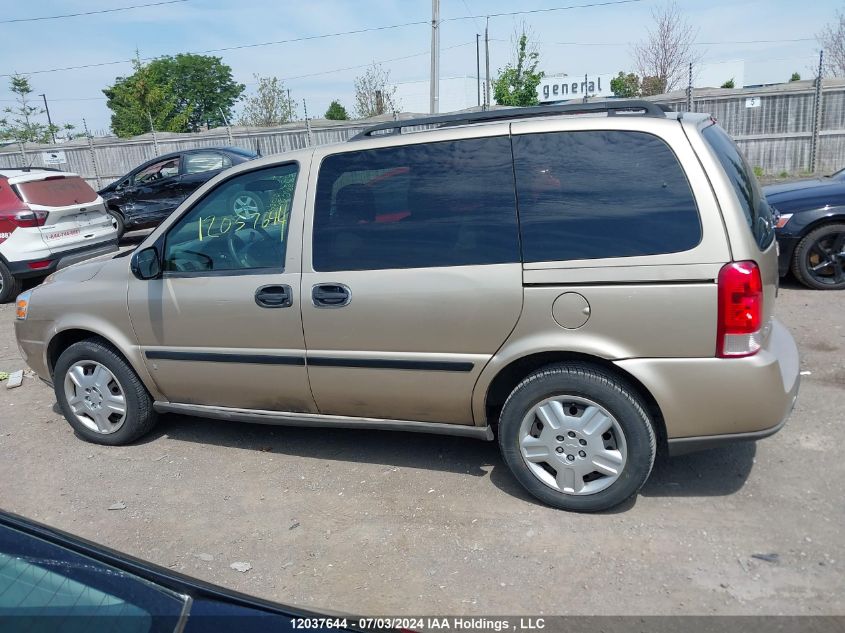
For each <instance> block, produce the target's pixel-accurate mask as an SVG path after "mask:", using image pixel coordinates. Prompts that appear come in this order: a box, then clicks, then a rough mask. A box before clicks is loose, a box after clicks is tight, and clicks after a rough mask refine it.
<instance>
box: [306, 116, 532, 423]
mask: <svg viewBox="0 0 845 633" xmlns="http://www.w3.org/2000/svg"><path fill="white" fill-rule="evenodd" d="M495 132H500V134H501V135H500V136H494V137H491V138H481V139H470V140H460V141H443V142H435V143H415V144H411V145H406V146H400V147H390V148H383V149H372V150H363V151H361V150H358V151H355V150H354V146H353V145H351V144H350V148H351V150H352V151H343V152H341V153H334V154H331V155H328V156H326V157H325V158H324V159H323V161H322V164H321V167H320V171H319V175H318V176H316V175H314V174H312V184H311V188H312V190H315V192H316V193H315V202H314V207H313V227H310V231H309V229H306V231H307V235H306V239H305V243H306V245H307V248H306V252H305V257H304V262H307V265H306V266H305V271H304V273H303V283H302V292H301V294H302V299H301V305H302V313H303V323H304V326H305V340H306V344H307V348H308V373H309V377H310V380H311V388H312V391H313V393H314V398H315V400H316V403H317V407H318V408H319V410H320V412H321V413H323V414H330V415H343V416H353V417H369V418H383V419H393V420H416V421H426V422H445V423H455V424H472V423H473V418H472V412H471V397H472V392H473V387H474V385H475V382H476V380H477V379H478V376H479V374H480V373H481V370H482V369H483V368H484V366H485V365H486V364H487V362H488V360H489V359H490V358H491V356H492V355H493V354H494V353H495V352H496V350H497V349H498V348H499V347H500V346H501V345H502V343H503V342H504V341H505V339H506V338H507V337H508V335H509V334H510V332H511V330H513V328H514V326H515V324H516V321H517V319H518V318H519V314H520V310H521V307H522V270H521V264H520V263H519V262H520V257H519V238H518V229H517V219H516V205H515V193H514V182H513V166H512V163H511V152H510V141H509V139H508V136H507V126H506V125H503V126H499V127H497V128H496V129H492V128H491V133H495ZM344 149H346V148H344ZM335 151H336V150H335ZM316 162H317V159H316V158H315V164H316Z"/></svg>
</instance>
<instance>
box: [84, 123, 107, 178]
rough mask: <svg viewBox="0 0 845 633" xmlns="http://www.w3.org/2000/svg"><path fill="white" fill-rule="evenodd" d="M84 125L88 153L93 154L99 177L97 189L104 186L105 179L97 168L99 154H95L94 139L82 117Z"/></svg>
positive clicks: (93, 162) (92, 157)
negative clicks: (102, 178) (103, 179)
mask: <svg viewBox="0 0 845 633" xmlns="http://www.w3.org/2000/svg"><path fill="white" fill-rule="evenodd" d="M82 127H83V128H85V138H86V139H88V153H89V154H90V155H91V165H92V166H93V167H94V177H95V178H96V179H97V189H98V190H99V189H102V188H103V181H102V180H100V170H99V169H97V156H96V155H95V154H94V139H93V138H91V132H89V131H88V123H87V122H86V121H85V119H82Z"/></svg>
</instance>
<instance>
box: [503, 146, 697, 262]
mask: <svg viewBox="0 0 845 633" xmlns="http://www.w3.org/2000/svg"><path fill="white" fill-rule="evenodd" d="M513 146H514V159H515V168H516V182H517V192H518V194H519V195H518V198H519V217H520V224H521V228H522V248H523V255H524V257H525V261H527V262H540V261H558V260H570V259H597V258H602V257H632V256H635V255H656V254H658V253H675V252H679V251H685V250H689V249H690V248H693V247H694V246H696V245H697V244H698V243H699V242H700V241H701V224H700V222H699V217H698V209H697V207H696V204H695V199H694V198H693V195H692V191H691V190H690V186H689V183H688V182H687V179H686V176H685V175H684V173H683V171H682V170H681V166H680V164H679V163H678V159H677V158H676V157H675V154H674V153H673V152H672V150H671V149H669V147H668V146H667V145H666V144H665V143H664V142H663V141H661V140H660V139H659V138H657V137H656V136H653V135H651V134H646V133H643V132H619V131H588V132H556V133H550V134H526V135H522V136H515V137H514V140H513Z"/></svg>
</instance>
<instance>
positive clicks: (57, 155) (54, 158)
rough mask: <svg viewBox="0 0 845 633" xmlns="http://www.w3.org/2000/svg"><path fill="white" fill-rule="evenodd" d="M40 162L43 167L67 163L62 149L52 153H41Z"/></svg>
mask: <svg viewBox="0 0 845 633" xmlns="http://www.w3.org/2000/svg"><path fill="white" fill-rule="evenodd" d="M41 160H42V161H43V162H44V165H45V166H46V165H64V164H66V163H67V158H66V157H65V151H64V150H63V149H59V150H56V151H54V152H41Z"/></svg>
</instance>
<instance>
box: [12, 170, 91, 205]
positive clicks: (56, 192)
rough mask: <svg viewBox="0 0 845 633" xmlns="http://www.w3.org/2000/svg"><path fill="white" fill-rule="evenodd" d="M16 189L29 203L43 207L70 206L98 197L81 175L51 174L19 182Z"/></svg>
mask: <svg viewBox="0 0 845 633" xmlns="http://www.w3.org/2000/svg"><path fill="white" fill-rule="evenodd" d="M15 189H17V191H18V195H20V197H21V199H23V201H24V202H26V203H27V204H35V205H39V206H43V207H69V206H71V205H74V204H86V203H88V202H94V201H95V200H96V199H97V192H96V191H94V190H93V189H92V188H91V187H89V186H88V183H86V182H85V181H84V180H82V178H80V177H79V176H50V177H49V178H46V179H44V180H32V181H30V182H21V183H18V184H16V185H15Z"/></svg>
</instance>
